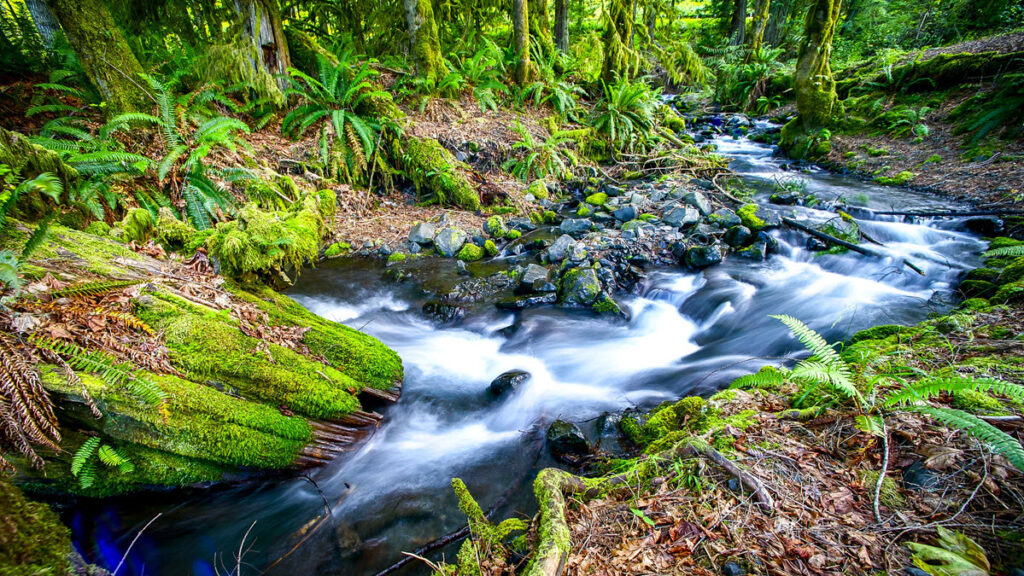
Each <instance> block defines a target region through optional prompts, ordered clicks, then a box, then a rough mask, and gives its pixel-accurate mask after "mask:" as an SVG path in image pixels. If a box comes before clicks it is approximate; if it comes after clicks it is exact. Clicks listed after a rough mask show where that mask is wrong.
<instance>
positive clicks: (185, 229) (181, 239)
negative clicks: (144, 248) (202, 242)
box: [156, 207, 196, 250]
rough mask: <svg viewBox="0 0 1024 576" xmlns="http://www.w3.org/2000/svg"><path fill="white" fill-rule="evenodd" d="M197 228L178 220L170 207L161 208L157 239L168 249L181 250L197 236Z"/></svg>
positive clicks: (157, 225) (158, 216)
mask: <svg viewBox="0 0 1024 576" xmlns="http://www.w3.org/2000/svg"><path fill="white" fill-rule="evenodd" d="M195 234H196V230H195V228H193V227H191V226H189V225H188V224H186V223H185V222H182V221H181V220H178V218H177V217H176V216H175V215H174V211H172V210H171V209H170V208H166V207H165V208H161V209H160V212H159V213H158V215H157V221H156V239H157V241H158V242H160V244H163V246H164V247H165V248H167V249H168V250H181V249H183V248H185V247H186V246H188V245H189V243H190V242H191V241H192V237H193V236H195Z"/></svg>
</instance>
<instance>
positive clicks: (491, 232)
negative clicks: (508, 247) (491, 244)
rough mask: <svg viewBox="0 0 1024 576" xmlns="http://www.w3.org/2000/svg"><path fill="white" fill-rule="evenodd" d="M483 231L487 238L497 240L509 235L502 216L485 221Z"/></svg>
mask: <svg viewBox="0 0 1024 576" xmlns="http://www.w3.org/2000/svg"><path fill="white" fill-rule="evenodd" d="M483 231H484V234H486V235H487V236H494V237H496V238H504V237H505V235H506V234H508V228H507V227H506V226H505V221H504V220H502V219H501V216H491V217H490V218H488V219H487V220H486V221H484V225H483Z"/></svg>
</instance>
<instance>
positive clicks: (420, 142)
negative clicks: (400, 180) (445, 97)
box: [402, 137, 480, 210]
mask: <svg viewBox="0 0 1024 576" xmlns="http://www.w3.org/2000/svg"><path fill="white" fill-rule="evenodd" d="M403 145H404V150H403V153H402V167H403V169H404V172H405V175H406V176H407V177H408V178H409V179H410V180H412V182H413V184H414V185H415V186H416V191H417V193H418V194H419V197H420V201H421V202H423V203H424V204H447V205H452V206H458V207H460V208H464V209H466V210H479V209H480V196H479V195H478V194H477V192H476V189H474V188H473V185H472V184H470V182H469V180H468V179H467V178H466V176H465V175H464V173H463V170H465V169H466V167H465V165H464V164H462V163H460V162H458V161H457V160H455V157H454V156H452V153H451V152H449V151H448V150H447V149H446V148H445V147H444V146H442V145H441V143H440V142H438V141H437V140H435V139H433V138H416V137H408V138H406V139H405V141H404V143H403Z"/></svg>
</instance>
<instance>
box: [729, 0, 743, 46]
mask: <svg viewBox="0 0 1024 576" xmlns="http://www.w3.org/2000/svg"><path fill="white" fill-rule="evenodd" d="M746 32H747V0H736V3H735V4H733V10H732V22H731V23H730V24H729V45H730V46H742V45H743V40H744V36H745V35H746Z"/></svg>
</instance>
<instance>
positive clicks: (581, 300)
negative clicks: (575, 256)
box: [558, 268, 601, 306]
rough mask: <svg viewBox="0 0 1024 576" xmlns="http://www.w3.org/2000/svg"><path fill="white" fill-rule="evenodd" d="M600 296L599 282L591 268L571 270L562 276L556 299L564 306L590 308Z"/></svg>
mask: <svg viewBox="0 0 1024 576" xmlns="http://www.w3.org/2000/svg"><path fill="white" fill-rule="evenodd" d="M600 295H601V281H600V280H598V278H597V272H596V271H595V270H594V269H593V268H573V269H571V270H569V271H568V272H566V273H565V274H564V275H563V276H562V280H561V282H560V284H559V289H558V298H559V300H560V301H561V302H562V303H564V304H569V305H575V306H591V305H593V304H594V302H596V301H597V299H598V297H599V296H600Z"/></svg>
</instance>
